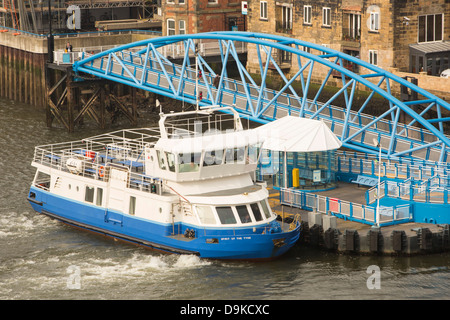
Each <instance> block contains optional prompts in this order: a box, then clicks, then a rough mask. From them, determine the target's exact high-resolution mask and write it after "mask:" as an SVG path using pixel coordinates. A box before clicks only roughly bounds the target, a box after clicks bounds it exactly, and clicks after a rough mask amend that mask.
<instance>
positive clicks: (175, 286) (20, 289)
mask: <svg viewBox="0 0 450 320" xmlns="http://www.w3.org/2000/svg"><path fill="white" fill-rule="evenodd" d="M97 133H100V130H98V129H96V128H95V127H92V128H89V127H87V128H85V129H83V130H80V129H78V130H77V132H76V133H74V134H68V133H67V132H65V130H64V129H56V128H53V129H48V128H46V126H45V113H44V112H43V111H39V110H35V109H33V108H32V107H30V106H27V105H22V104H17V103H14V102H11V101H7V100H0V150H1V152H0V177H1V179H0V190H1V191H0V299H3V300H5V299H14V300H17V299H107V300H111V299H126V300H128V299H165V300H172V299H193V300H216V299H217V300H223V299H227V300H235V299H239V300H250V299H252V300H253V299H270V300H279V299H287V300H292V299H385V300H392V299H449V298H450V254H448V253H447V254H437V255H427V256H416V257H373V256H348V255H339V254H334V253H328V252H323V251H319V250H316V249H311V248H304V247H300V246H297V247H295V248H294V249H293V250H291V251H290V252H289V253H288V254H287V255H285V256H284V257H282V258H281V259H279V260H276V261H272V262H264V263H250V262H223V261H209V260H201V259H199V258H197V257H194V256H175V255H162V254H160V253H155V252H152V251H148V250H146V249H143V248H140V247H135V246H132V245H129V244H125V243H121V242H115V241H113V240H111V239H107V238H103V237H100V236H97V235H94V234H90V233H86V232H83V231H79V230H76V229H73V228H70V227H68V226H66V225H64V224H62V223H59V222H56V221H53V220H51V219H50V218H48V217H46V216H42V215H38V214H36V213H35V212H34V211H33V210H32V209H31V206H30V205H29V204H28V202H27V201H26V196H27V191H28V188H29V184H30V182H31V180H32V179H33V176H34V170H33V168H32V167H31V166H30V162H31V159H32V156H33V152H34V146H35V145H41V144H47V143H55V142H60V141H68V140H75V139H77V138H79V137H83V136H90V135H93V134H97ZM374 266H375V267H374ZM368 268H369V270H368ZM377 268H379V269H377ZM371 270H375V271H376V270H379V273H377V272H375V273H372V272H371ZM378 275H379V277H378ZM369 288H373V289H369Z"/></svg>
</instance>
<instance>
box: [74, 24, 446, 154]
mask: <svg viewBox="0 0 450 320" xmlns="http://www.w3.org/2000/svg"><path fill="white" fill-rule="evenodd" d="M199 41H205V42H208V43H211V42H216V43H217V48H218V50H216V52H215V53H214V54H215V55H220V58H221V61H222V69H221V70H220V72H217V74H219V76H220V82H219V85H218V88H215V87H214V86H213V79H214V77H215V75H216V73H215V72H214V71H213V68H211V67H210V66H209V65H208V63H207V62H206V59H205V58H204V57H203V56H202V55H201V54H198V55H197V57H198V59H197V60H198V70H199V71H201V75H200V77H197V75H196V73H195V66H194V65H193V64H192V62H191V60H190V59H192V58H193V56H194V55H195V51H196V43H198V42H199ZM242 43H244V44H246V45H247V46H250V45H252V46H255V47H256V52H257V57H252V58H253V60H254V61H257V62H258V63H259V72H260V74H261V84H260V85H258V84H257V83H256V82H255V80H254V79H253V78H252V76H251V75H250V74H249V72H248V71H247V69H246V67H245V66H244V65H243V64H242V63H241V62H240V61H239V56H238V54H239V52H238V50H237V46H238V44H242ZM174 48H176V49H174ZM304 48H309V51H311V52H313V53H310V52H307V51H305V50H304ZM166 49H167V50H166ZM169 49H170V50H172V51H171V52H170V53H167V51H169ZM176 50H183V51H184V53H180V54H179V59H182V63H181V64H174V63H172V62H171V61H170V58H169V56H171V57H173V55H174V54H175V51H176ZM283 51H284V52H288V53H290V54H291V55H292V58H291V65H290V69H291V70H293V71H292V76H291V77H290V79H288V78H287V77H286V74H285V73H284V72H283V70H282V68H281V66H280V63H279V62H278V61H277V59H276V54H275V52H278V54H279V53H280V52H283ZM164 52H166V53H164ZM180 52H181V51H180ZM256 58H257V60H256ZM231 62H233V63H234V65H235V66H236V67H237V71H238V74H239V77H238V78H237V79H231V78H228V76H227V66H229V64H230V63H231ZM349 63H351V64H353V65H356V66H358V67H359V69H360V70H361V71H363V72H361V74H357V73H354V72H352V71H350V70H348V69H347V68H345V67H343V66H344V65H345V64H349ZM319 65H320V66H321V68H323V67H325V68H328V72H327V75H326V76H325V77H324V80H323V81H322V83H321V84H320V85H319V89H318V90H317V93H316V94H315V96H314V98H313V99H308V98H307V96H308V92H309V90H310V84H311V77H312V75H313V73H314V68H315V67H316V66H319ZM269 66H270V68H269ZM73 68H74V70H75V72H84V73H88V74H92V75H95V76H96V77H100V78H105V79H109V80H112V81H116V82H120V83H123V84H126V85H130V86H134V87H136V88H139V89H142V90H147V91H151V92H155V93H157V94H160V95H164V96H167V97H170V98H173V99H177V100H183V101H186V102H188V103H192V104H195V103H196V102H197V97H198V93H197V92H196V91H195V89H196V78H198V88H199V90H198V91H199V92H200V91H201V92H202V93H203V99H202V100H201V101H200V102H199V104H200V105H202V106H204V105H222V106H234V108H235V109H236V110H237V111H238V112H240V113H241V115H242V116H243V117H245V118H249V119H251V120H254V121H258V122H261V123H266V122H268V121H272V120H274V119H277V118H280V117H283V116H285V115H287V114H292V115H298V116H302V117H309V118H316V119H322V120H323V121H325V122H326V123H327V124H328V125H329V126H330V127H331V129H332V130H333V131H334V132H335V133H336V134H337V136H338V137H339V138H340V139H341V140H342V142H343V146H345V147H347V148H350V149H353V150H356V151H362V152H366V153H377V152H378V149H377V147H375V146H374V140H376V141H377V142H378V143H380V144H381V147H382V152H383V155H384V156H385V157H387V158H393V159H394V158H397V157H412V158H419V159H426V160H433V161H447V159H448V152H449V150H450V140H449V138H448V136H447V135H445V134H444V128H443V125H442V124H443V122H448V121H450V118H449V117H448V114H449V112H450V105H449V104H448V103H447V102H445V101H444V100H442V99H440V98H438V97H436V96H435V95H433V94H431V93H429V92H427V91H426V90H423V89H422V88H420V87H418V86H416V85H414V84H412V83H411V82H409V81H406V80H405V79H402V78H401V77H398V76H396V75H394V74H392V73H390V72H387V71H385V70H383V69H381V68H379V67H376V66H374V65H372V64H369V63H367V62H365V61H362V60H360V59H358V58H356V57H352V56H349V55H347V54H344V53H342V52H339V51H336V50H333V49H330V48H326V47H323V46H320V45H317V44H313V43H309V42H305V41H301V40H297V39H293V38H287V37H282V36H278V35H272V34H262V33H251V32H226V31H225V32H211V33H200V34H187V35H176V36H167V37H158V38H152V39H148V40H143V41H138V42H134V43H129V44H126V45H122V46H119V47H116V48H114V49H110V50H107V51H104V52H100V53H98V54H95V55H92V56H90V57H86V58H84V59H83V60H81V61H77V62H75V63H74V65H73ZM269 70H274V71H272V72H277V73H278V75H279V76H280V78H281V79H282V80H283V81H284V85H283V88H282V89H281V90H277V91H276V90H270V89H267V88H266V85H265V82H266V79H267V75H268V74H269ZM336 74H338V75H339V79H340V80H339V81H340V82H341V84H340V86H339V89H338V91H337V92H336V93H335V94H334V95H333V96H332V97H331V98H326V99H324V100H325V101H320V100H321V97H322V93H323V89H324V88H325V86H326V85H327V81H328V80H329V79H330V77H331V76H332V75H336ZM294 81H299V83H300V85H301V88H302V90H301V92H297V91H296V90H295V89H294V88H293V86H292V83H293V82H294ZM315 81H316V82H317V79H315ZM394 85H395V86H399V85H403V86H405V87H407V88H408V89H409V90H410V91H412V92H416V93H417V96H418V97H420V100H416V101H407V102H403V101H400V100H399V99H398V98H396V97H395V96H393V95H392V94H391V86H394ZM361 86H364V87H365V88H364V90H365V91H368V92H369V95H368V97H367V99H366V100H365V102H364V103H363V104H362V105H361V107H356V106H355V104H354V103H353V99H354V97H355V93H356V90H358V87H359V89H361ZM375 94H378V95H379V96H381V97H382V98H384V99H385V100H386V106H388V109H387V110H386V111H384V110H383V111H382V114H381V115H380V116H371V115H367V114H365V113H363V111H364V109H365V108H366V106H367V105H369V104H370V101H371V99H372V97H373V96H374V95H375ZM339 96H343V97H344V101H345V106H344V107H336V106H334V105H333V104H332V103H333V101H334V100H335V99H336V98H337V97H339ZM418 105H420V106H422V107H423V108H424V109H423V111H421V112H420V113H417V112H416V111H414V110H413V109H412V107H414V106H418ZM356 108H359V109H358V110H355V109H356ZM402 114H403V115H407V116H409V117H410V118H411V119H412V120H410V121H408V122H407V123H401V122H400V119H401V116H402Z"/></svg>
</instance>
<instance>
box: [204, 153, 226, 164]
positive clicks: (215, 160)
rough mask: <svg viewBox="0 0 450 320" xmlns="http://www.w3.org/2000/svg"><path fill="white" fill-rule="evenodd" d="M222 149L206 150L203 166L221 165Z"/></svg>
mask: <svg viewBox="0 0 450 320" xmlns="http://www.w3.org/2000/svg"><path fill="white" fill-rule="evenodd" d="M223 154H224V152H223V150H213V151H206V152H205V157H204V159H203V166H204V167H206V166H214V165H221V164H222V162H223Z"/></svg>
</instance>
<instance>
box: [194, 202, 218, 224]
mask: <svg viewBox="0 0 450 320" xmlns="http://www.w3.org/2000/svg"><path fill="white" fill-rule="evenodd" d="M196 208H197V215H198V218H199V219H200V222H201V223H202V224H216V218H215V217H214V213H213V210H212V207H210V206H197V207H196Z"/></svg>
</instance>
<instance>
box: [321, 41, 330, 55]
mask: <svg viewBox="0 0 450 320" xmlns="http://www.w3.org/2000/svg"><path fill="white" fill-rule="evenodd" d="M322 47H324V48H329V47H330V45H329V44H324V43H322ZM321 54H323V55H325V54H328V52H326V51H322V52H321Z"/></svg>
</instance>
